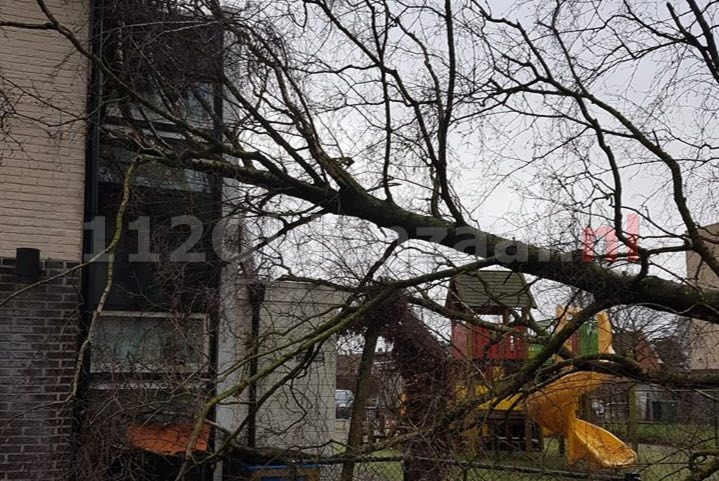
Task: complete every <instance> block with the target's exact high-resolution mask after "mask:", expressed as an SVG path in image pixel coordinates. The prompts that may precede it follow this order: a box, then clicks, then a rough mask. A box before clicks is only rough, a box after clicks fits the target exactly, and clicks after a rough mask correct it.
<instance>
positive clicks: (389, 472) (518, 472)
mask: <svg viewBox="0 0 719 481" xmlns="http://www.w3.org/2000/svg"><path fill="white" fill-rule="evenodd" d="M347 461H349V460H342V459H332V460H322V461H313V462H308V463H307V464H306V466H313V467H314V468H315V469H316V470H317V471H318V479H319V480H320V481H339V480H340V479H341V472H342V466H343V464H344V463H345V462H347ZM354 464H355V467H354V475H353V477H352V479H353V481H417V480H419V479H422V480H425V481H428V480H435V479H436V480H438V481H439V480H444V481H500V480H505V479H512V480H513V481H540V480H541V481H565V480H577V479H579V480H598V481H639V480H641V479H642V478H641V477H640V476H639V474H637V473H634V472H632V473H623V474H603V473H600V472H597V471H596V470H594V471H578V470H577V471H569V470H556V469H544V468H542V467H531V466H518V465H507V464H494V463H480V462H471V461H459V460H451V459H437V458H408V457H401V456H375V457H363V458H359V459H356V460H354ZM274 479H276V478H274ZM296 479H297V481H310V480H309V478H303V477H302V476H297V477H296Z"/></svg>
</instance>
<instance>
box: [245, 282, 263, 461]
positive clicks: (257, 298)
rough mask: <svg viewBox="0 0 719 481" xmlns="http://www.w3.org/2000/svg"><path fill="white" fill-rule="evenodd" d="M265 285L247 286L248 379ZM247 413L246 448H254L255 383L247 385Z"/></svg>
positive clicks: (252, 371)
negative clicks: (248, 324) (248, 306)
mask: <svg viewBox="0 0 719 481" xmlns="http://www.w3.org/2000/svg"><path fill="white" fill-rule="evenodd" d="M265 290H266V289H265V285H264V284H262V283H260V282H256V283H252V284H249V285H248V286H247V295H248V297H249V300H250V305H251V306H252V320H251V323H250V353H249V354H250V377H251V378H252V377H254V376H255V375H256V374H257V368H258V366H257V354H258V352H259V350H258V346H257V342H258V339H259V336H260V309H261V308H262V303H263V302H264V300H265ZM248 397H249V399H248V404H249V411H248V413H247V446H248V447H249V448H255V447H256V444H257V382H256V381H253V382H251V383H250V385H249V391H248Z"/></svg>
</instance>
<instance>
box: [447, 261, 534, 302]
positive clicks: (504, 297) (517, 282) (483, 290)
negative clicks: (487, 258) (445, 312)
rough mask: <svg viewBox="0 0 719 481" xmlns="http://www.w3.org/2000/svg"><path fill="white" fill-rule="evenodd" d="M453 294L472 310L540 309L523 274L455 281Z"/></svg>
mask: <svg viewBox="0 0 719 481" xmlns="http://www.w3.org/2000/svg"><path fill="white" fill-rule="evenodd" d="M450 290H453V291H454V292H456V294H457V296H458V298H459V300H460V301H461V302H462V303H464V304H466V305H467V306H468V307H470V308H472V309H482V308H487V307H494V306H496V307H509V308H517V307H520V308H521V307H524V308H532V307H537V304H536V303H535V302H534V297H532V293H531V291H530V290H529V286H528V285H527V281H526V280H525V279H524V276H523V275H522V274H521V273H517V272H510V271H497V270H493V271H492V270H490V271H485V270H482V271H475V272H471V273H467V274H460V275H459V276H457V277H455V278H453V279H452V281H451V284H450Z"/></svg>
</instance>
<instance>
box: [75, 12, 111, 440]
mask: <svg viewBox="0 0 719 481" xmlns="http://www.w3.org/2000/svg"><path fill="white" fill-rule="evenodd" d="M103 18H104V7H103V0H91V7H90V42H91V45H90V48H91V51H92V53H93V54H95V55H97V56H98V57H100V56H101V55H102V48H103V38H102V36H103ZM89 69H90V78H89V82H88V91H87V113H88V128H87V138H86V141H85V194H84V196H85V200H84V214H83V220H84V222H85V223H90V222H92V220H93V219H94V217H95V215H97V198H98V179H97V165H98V160H99V156H100V123H101V115H102V114H101V105H102V84H103V76H102V71H101V70H100V69H99V68H97V66H96V65H94V64H91V65H90V66H89ZM96 247H98V246H95V245H94V239H93V232H92V231H91V230H83V236H82V252H83V256H85V255H86V253H89V252H95V251H96ZM102 247H104V246H102ZM91 277H92V273H91V269H90V266H87V267H85V268H83V269H82V272H81V275H80V295H81V296H82V299H81V302H82V306H81V310H80V320H79V326H78V327H79V329H78V347H77V351H78V352H79V349H80V346H81V345H82V343H83V342H84V341H85V339H86V338H87V336H88V332H89V329H90V321H91V319H92V313H93V310H94V308H95V306H94V305H93V303H92V300H91V297H92V296H91V293H92V290H91V288H90V286H91V285H92V278H91ZM89 385H90V354H89V353H86V354H85V356H84V358H83V359H82V360H81V371H80V377H79V380H78V387H77V395H76V396H75V399H74V400H73V406H72V434H73V438H74V439H78V436H79V434H80V431H81V429H82V424H83V421H84V417H85V410H86V408H87V406H86V402H87V394H88V389H89Z"/></svg>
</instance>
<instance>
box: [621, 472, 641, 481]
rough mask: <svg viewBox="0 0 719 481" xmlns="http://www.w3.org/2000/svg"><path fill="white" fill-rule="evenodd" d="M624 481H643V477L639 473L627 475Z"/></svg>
mask: <svg viewBox="0 0 719 481" xmlns="http://www.w3.org/2000/svg"><path fill="white" fill-rule="evenodd" d="M624 481H642V477H641V476H640V475H639V473H625V474H624Z"/></svg>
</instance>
